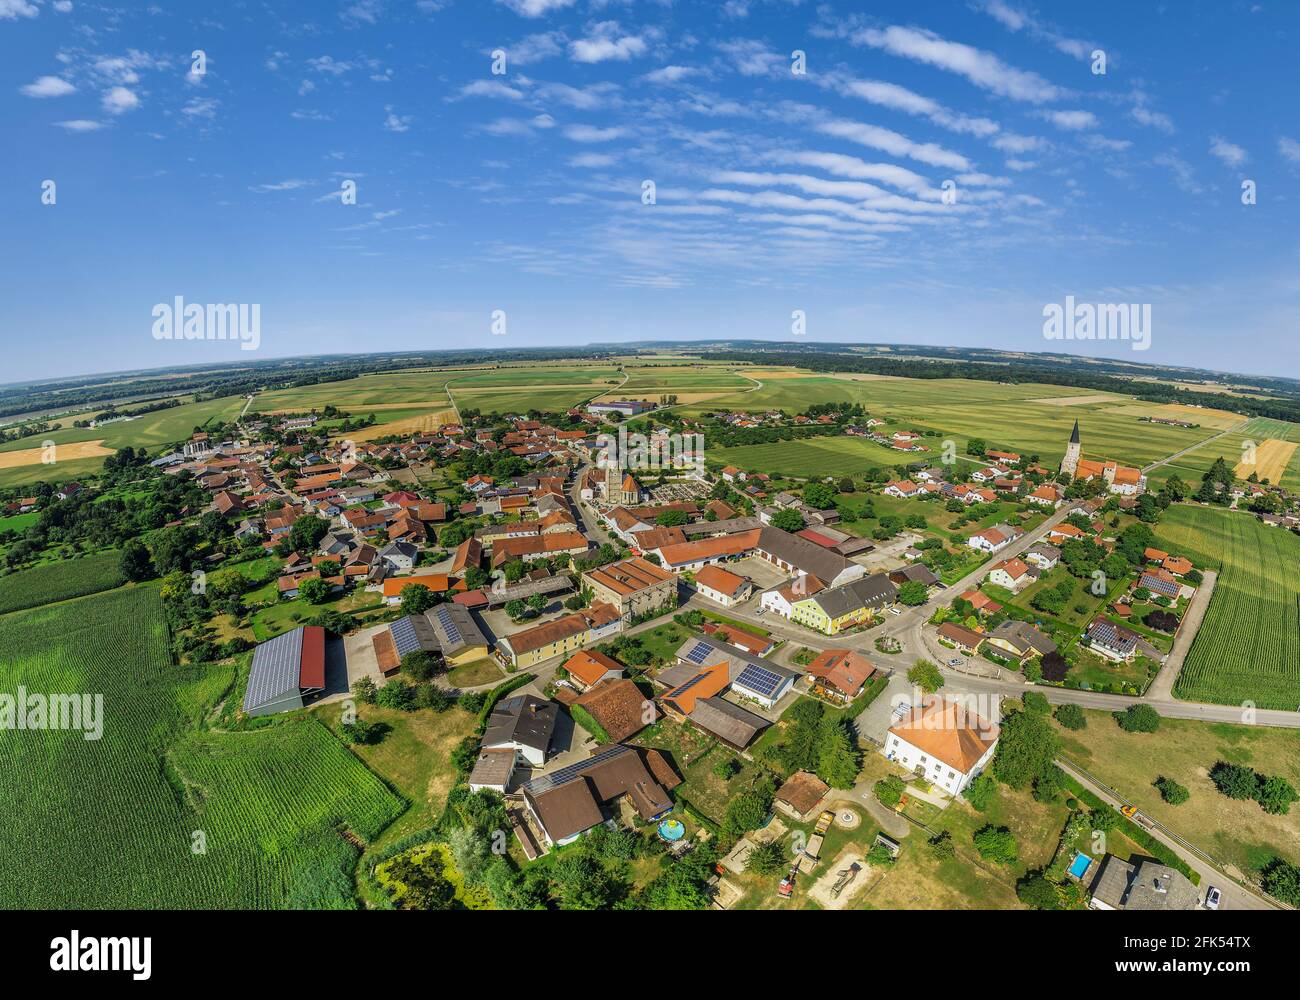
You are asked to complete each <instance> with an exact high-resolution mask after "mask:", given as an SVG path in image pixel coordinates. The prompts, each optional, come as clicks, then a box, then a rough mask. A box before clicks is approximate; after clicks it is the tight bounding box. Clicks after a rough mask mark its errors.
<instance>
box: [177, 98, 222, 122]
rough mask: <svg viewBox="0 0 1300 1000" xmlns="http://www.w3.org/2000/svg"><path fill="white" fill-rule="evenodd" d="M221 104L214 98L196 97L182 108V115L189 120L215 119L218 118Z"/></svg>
mask: <svg viewBox="0 0 1300 1000" xmlns="http://www.w3.org/2000/svg"><path fill="white" fill-rule="evenodd" d="M219 104H220V102H219V101H217V100H216V99H215V98H212V97H195V98H192V99H191V100H189V101H187V102H186V104H185V107H183V108H181V114H183V115H185V116H187V117H189V118H213V117H215V116H216V113H217V107H218V105H219Z"/></svg>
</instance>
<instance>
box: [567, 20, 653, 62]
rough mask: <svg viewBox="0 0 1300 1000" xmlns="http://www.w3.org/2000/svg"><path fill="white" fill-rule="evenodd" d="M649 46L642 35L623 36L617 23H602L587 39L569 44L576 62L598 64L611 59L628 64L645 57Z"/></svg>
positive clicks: (571, 54)
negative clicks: (630, 60) (634, 59)
mask: <svg viewBox="0 0 1300 1000" xmlns="http://www.w3.org/2000/svg"><path fill="white" fill-rule="evenodd" d="M648 48H649V46H647V45H646V42H645V39H644V38H642V37H641V36H640V35H627V34H623V32H622V29H620V28H619V26H618V22H617V21H601V22H600V23H599V24H597V25H595V26H594V27H593V28H592V29H591V34H590V35H588V36H587V37H586V38H579V39H578V40H577V41H575V42H571V43H570V44H569V55H570V56H571V57H572V58H573V60H574V61H575V62H580V63H598V62H606V61H608V60H610V59H614V60H618V61H619V62H627V60H629V59H633V58H635V57H636V56H642V55H645V53H646V50H647V49H648Z"/></svg>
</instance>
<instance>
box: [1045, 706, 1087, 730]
mask: <svg viewBox="0 0 1300 1000" xmlns="http://www.w3.org/2000/svg"><path fill="white" fill-rule="evenodd" d="M1053 715H1054V717H1055V719H1056V721H1057V722H1059V723H1060V724H1061V725H1062V726H1064V727H1065V728H1066V729H1074V730H1078V729H1083V728H1084V727H1086V726H1087V725H1088V717H1087V716H1086V715H1084V713H1083V709H1082V708H1080V707H1079V706H1078V705H1073V704H1066V705H1059V706H1057V709H1056V711H1055V713H1053Z"/></svg>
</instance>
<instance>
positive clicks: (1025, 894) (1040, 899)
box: [1016, 872, 1061, 910]
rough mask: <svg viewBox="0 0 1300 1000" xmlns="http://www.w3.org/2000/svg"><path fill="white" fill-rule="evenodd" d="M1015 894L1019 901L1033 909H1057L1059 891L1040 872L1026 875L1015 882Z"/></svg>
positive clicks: (1059, 900) (1058, 905) (1059, 902)
mask: <svg viewBox="0 0 1300 1000" xmlns="http://www.w3.org/2000/svg"><path fill="white" fill-rule="evenodd" d="M1016 896H1017V897H1018V898H1019V900H1020V902H1022V903H1024V904H1025V905H1026V906H1028V907H1030V908H1032V909H1035V910H1059V909H1060V908H1061V893H1060V890H1059V889H1057V887H1056V885H1055V884H1053V883H1052V882H1049V881H1048V880H1047V879H1046V878H1045V877H1044V876H1043V875H1042V873H1041V872H1035V873H1033V874H1032V875H1026V876H1025V877H1024V878H1023V879H1021V880H1020V881H1019V882H1017V883H1016Z"/></svg>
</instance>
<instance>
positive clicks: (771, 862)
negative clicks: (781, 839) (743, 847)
mask: <svg viewBox="0 0 1300 1000" xmlns="http://www.w3.org/2000/svg"><path fill="white" fill-rule="evenodd" d="M786 860H787V859H786V856H785V851H784V850H783V849H782V847H781V845H780V844H779V843H778V842H777V841H775V840H769V841H768V842H767V843H765V844H759V845H758V846H757V847H755V848H754V849H753V850H752V851H750V852H749V857H748V858H746V859H745V871H746V872H754V873H755V874H757V875H775V874H777V872H780V871H782V870H783V869H784V868H785V865H786Z"/></svg>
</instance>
